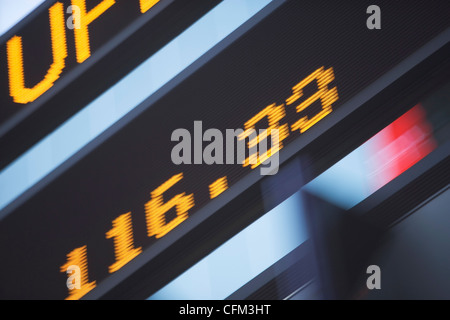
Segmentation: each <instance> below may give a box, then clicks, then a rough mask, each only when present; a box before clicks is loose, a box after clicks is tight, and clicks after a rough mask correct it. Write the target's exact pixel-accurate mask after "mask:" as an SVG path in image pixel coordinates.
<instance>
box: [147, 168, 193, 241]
mask: <svg viewBox="0 0 450 320" xmlns="http://www.w3.org/2000/svg"><path fill="white" fill-rule="evenodd" d="M181 179H183V173H180V174H177V175H174V176H173V177H172V178H170V179H169V180H167V181H166V182H164V183H163V184H162V185H161V186H159V187H158V188H156V189H155V190H154V191H152V192H151V195H152V200H150V201H149V202H147V203H146V204H145V213H146V215H145V217H146V219H147V234H148V236H149V237H152V236H156V238H161V237H163V236H165V235H166V234H167V233H168V232H169V231H171V230H172V229H173V228H175V227H176V226H178V225H179V224H180V223H181V222H183V221H184V220H186V219H187V217H188V210H189V209H191V208H192V207H193V206H194V195H193V194H190V195H187V196H186V195H185V193H184V192H183V193H180V194H177V195H176V196H174V197H173V198H172V199H170V200H169V201H167V202H166V203H163V201H164V200H163V196H162V195H163V193H164V192H165V191H167V190H168V189H169V188H170V187H172V186H173V185H174V184H175V183H177V182H178V181H180V180H181ZM173 207H176V213H177V216H176V217H175V218H173V219H172V220H171V221H170V222H167V221H166V212H167V211H169V210H170V209H171V208H173Z"/></svg>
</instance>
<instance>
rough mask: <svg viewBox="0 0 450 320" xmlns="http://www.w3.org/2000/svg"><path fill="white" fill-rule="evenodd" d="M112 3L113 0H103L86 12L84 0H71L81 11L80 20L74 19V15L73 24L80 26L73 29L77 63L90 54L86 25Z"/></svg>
mask: <svg viewBox="0 0 450 320" xmlns="http://www.w3.org/2000/svg"><path fill="white" fill-rule="evenodd" d="M114 3H115V0H103V1H102V2H100V3H99V4H98V5H97V6H96V7H95V8H94V9H92V10H91V11H89V12H86V0H72V5H73V6H78V7H79V8H80V11H81V12H80V20H81V21H76V19H77V16H74V20H75V24H78V25H79V26H80V28H79V29H75V47H76V50H77V61H78V63H82V62H84V61H85V60H86V59H87V58H89V57H90V56H91V46H90V43H89V30H88V26H89V25H90V24H91V22H92V21H94V20H95V19H97V18H98V17H99V16H101V15H102V14H103V13H104V12H105V11H106V10H108V9H109V8H110V7H111V6H112V5H113V4H114Z"/></svg>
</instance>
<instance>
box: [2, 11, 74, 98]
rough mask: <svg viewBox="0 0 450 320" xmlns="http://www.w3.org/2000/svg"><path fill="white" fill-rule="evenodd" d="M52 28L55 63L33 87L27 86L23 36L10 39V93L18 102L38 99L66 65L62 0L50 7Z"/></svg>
mask: <svg viewBox="0 0 450 320" xmlns="http://www.w3.org/2000/svg"><path fill="white" fill-rule="evenodd" d="M49 15H50V30H51V39H52V53H53V63H52V65H51V66H50V69H49V70H48V72H47V74H46V75H45V77H44V79H43V80H42V81H41V82H39V83H38V84H37V85H35V86H34V87H33V88H25V76H24V67H23V50H22V37H18V36H14V37H12V38H11V39H10V40H8V42H7V44H6V50H7V55H8V71H9V94H10V95H11V97H13V99H14V102H16V103H23V104H26V103H29V102H32V101H34V100H36V99H37V98H38V97H39V96H41V95H42V94H43V93H44V92H46V91H47V90H48V89H50V88H51V87H52V86H53V83H54V82H55V81H56V80H58V78H59V76H60V74H61V72H62V70H63V69H64V67H65V59H66V57H67V44H66V30H65V29H64V28H65V24H64V8H63V4H62V3H60V2H57V3H55V4H54V5H53V6H52V7H51V8H50V9H49Z"/></svg>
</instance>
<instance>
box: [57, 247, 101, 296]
mask: <svg viewBox="0 0 450 320" xmlns="http://www.w3.org/2000/svg"><path fill="white" fill-rule="evenodd" d="M70 266H78V267H79V268H80V273H81V274H80V281H81V283H80V289H76V288H74V289H69V296H68V297H67V298H66V300H78V299H80V298H81V297H83V296H84V295H85V294H86V293H88V292H89V291H91V290H92V289H94V288H95V286H96V283H95V281H93V282H89V280H88V267H87V247H86V246H83V247H79V248H76V249H74V250H73V251H71V252H70V253H69V254H68V255H67V263H66V264H64V265H63V266H61V272H64V273H66V271H67V269H68V268H69V267H70Z"/></svg>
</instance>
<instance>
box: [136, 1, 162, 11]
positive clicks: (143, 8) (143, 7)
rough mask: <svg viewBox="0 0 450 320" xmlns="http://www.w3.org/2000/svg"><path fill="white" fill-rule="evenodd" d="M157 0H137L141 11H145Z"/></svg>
mask: <svg viewBox="0 0 450 320" xmlns="http://www.w3.org/2000/svg"><path fill="white" fill-rule="evenodd" d="M158 2H159V0H139V5H140V7H141V12H142V13H146V12H147V11H148V10H150V9H151V8H152V7H153V6H154V5H155V4H157V3H158Z"/></svg>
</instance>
